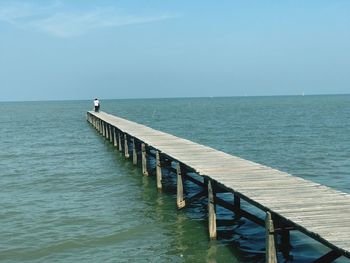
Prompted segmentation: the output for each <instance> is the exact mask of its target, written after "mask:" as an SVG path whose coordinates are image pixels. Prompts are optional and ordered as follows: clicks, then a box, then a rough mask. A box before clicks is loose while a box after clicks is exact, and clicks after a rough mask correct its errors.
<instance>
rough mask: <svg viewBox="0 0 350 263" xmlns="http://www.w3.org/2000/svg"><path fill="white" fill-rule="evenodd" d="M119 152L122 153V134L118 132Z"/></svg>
mask: <svg viewBox="0 0 350 263" xmlns="http://www.w3.org/2000/svg"><path fill="white" fill-rule="evenodd" d="M118 150H119V151H120V152H121V151H122V150H123V149H122V138H120V132H118Z"/></svg>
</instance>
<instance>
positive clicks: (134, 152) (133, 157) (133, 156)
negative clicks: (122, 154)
mask: <svg viewBox="0 0 350 263" xmlns="http://www.w3.org/2000/svg"><path fill="white" fill-rule="evenodd" d="M131 141H132V163H133V164H134V165H137V149H136V144H135V139H134V138H132V139H131Z"/></svg>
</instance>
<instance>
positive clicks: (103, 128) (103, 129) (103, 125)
mask: <svg viewBox="0 0 350 263" xmlns="http://www.w3.org/2000/svg"><path fill="white" fill-rule="evenodd" d="M102 135H103V137H106V123H105V122H104V121H102Z"/></svg>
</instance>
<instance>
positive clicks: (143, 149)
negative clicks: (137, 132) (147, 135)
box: [141, 143, 148, 176]
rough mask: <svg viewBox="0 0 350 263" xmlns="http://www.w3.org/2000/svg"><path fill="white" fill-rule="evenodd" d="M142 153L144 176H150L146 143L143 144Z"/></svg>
mask: <svg viewBox="0 0 350 263" xmlns="http://www.w3.org/2000/svg"><path fill="white" fill-rule="evenodd" d="M141 153H142V174H143V175H146V176H148V170H147V153H146V145H145V144H144V143H142V144H141Z"/></svg>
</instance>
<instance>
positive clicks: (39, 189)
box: [0, 95, 350, 263]
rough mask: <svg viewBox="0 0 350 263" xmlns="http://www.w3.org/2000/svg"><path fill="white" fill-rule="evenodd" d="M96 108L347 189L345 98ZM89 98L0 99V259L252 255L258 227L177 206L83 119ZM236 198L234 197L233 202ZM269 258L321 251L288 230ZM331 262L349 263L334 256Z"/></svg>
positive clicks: (349, 112) (349, 156)
mask: <svg viewBox="0 0 350 263" xmlns="http://www.w3.org/2000/svg"><path fill="white" fill-rule="evenodd" d="M100 101H101V110H102V111H105V112H108V113H111V114H114V115H117V116H120V117H123V118H127V119H129V120H132V121H135V122H138V123H142V124H144V125H148V126H150V127H152V128H155V129H158V130H161V131H164V132H168V133H171V134H173V135H176V136H179V137H183V138H186V139H189V140H192V141H194V142H197V143H200V144H204V145H207V146H210V147H213V148H215V149H218V150H221V151H224V152H226V153H229V154H233V155H236V156H240V157H242V158H245V159H248V160H251V161H254V162H257V163H261V164H264V165H267V166H270V167H273V168H276V169H279V170H281V171H285V172H288V173H290V174H292V175H295V176H299V177H302V178H305V179H307V180H311V181H314V182H318V183H321V184H324V185H327V186H329V187H332V188H335V189H337V190H339V191H343V192H345V193H350V95H318V96H271V97H223V98H174V99H123V100H121V99H117V100H107V99H105V100H104V99H101V100H100ZM92 107H93V102H92V100H91V101H48V102H1V103H0V112H1V115H0V145H1V150H0V262H213V263H217V262H264V259H265V256H264V246H265V237H264V235H265V230H264V229H263V228H261V227H259V226H257V225H254V223H252V222H249V221H248V220H246V219H244V218H239V219H234V216H233V215H231V214H230V213H229V212H228V211H223V210H224V209H222V210H220V209H218V219H220V218H225V219H227V218H229V219H232V220H233V221H234V222H233V223H232V224H231V225H226V226H218V240H216V241H210V240H209V238H208V226H207V224H208V222H207V214H206V200H202V201H198V202H194V203H193V204H191V205H190V206H189V207H187V208H185V209H182V210H177V208H176V198H175V195H176V191H175V186H171V184H170V183H169V185H168V187H166V188H165V189H164V190H163V191H161V192H160V191H157V189H156V180H155V178H154V177H153V176H150V177H145V176H142V173H141V170H140V168H139V167H136V166H134V165H133V164H132V162H131V161H130V160H126V159H125V158H124V156H123V155H122V154H121V153H120V152H119V151H117V149H116V148H115V147H114V146H113V145H112V144H111V143H110V142H108V141H107V140H106V139H104V138H103V137H102V136H101V135H100V134H99V133H98V132H97V131H96V130H95V129H94V128H93V127H92V126H91V125H90V124H89V123H88V122H87V121H86V112H87V111H89V110H92ZM243 205H245V204H243ZM291 243H292V249H291V251H290V252H289V256H288V258H284V257H281V255H280V254H279V260H280V261H281V262H311V261H312V260H314V259H316V258H318V257H320V256H321V255H323V254H325V253H327V252H328V251H329V250H328V249H327V248H326V247H324V246H323V245H321V244H319V243H317V242H316V241H314V240H312V239H310V238H308V237H306V236H305V235H303V234H301V233H298V232H292V234H291ZM336 262H349V260H348V259H344V258H340V259H339V260H337V261H336Z"/></svg>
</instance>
